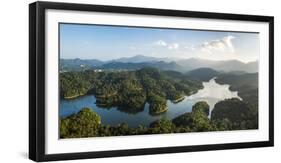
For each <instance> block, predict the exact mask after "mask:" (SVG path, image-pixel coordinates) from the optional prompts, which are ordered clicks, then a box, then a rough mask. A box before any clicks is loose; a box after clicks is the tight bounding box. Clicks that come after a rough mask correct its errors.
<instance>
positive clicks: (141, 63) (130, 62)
mask: <svg viewBox="0 0 281 163" xmlns="http://www.w3.org/2000/svg"><path fill="white" fill-rule="evenodd" d="M144 67H155V68H159V69H162V70H174V71H180V72H188V71H191V70H195V69H198V68H211V69H214V70H216V71H223V72H232V71H236V72H248V73H253V72H258V62H257V61H254V62H249V63H244V62H241V61H238V60H226V61H214V60H206V59H200V58H189V59H180V58H155V57H148V56H144V55H136V56H133V57H122V58H119V59H114V60H110V61H100V60H96V59H79V58H76V59H60V70H61V71H70V70H85V69H117V70H118V69H126V70H134V69H140V68H144Z"/></svg>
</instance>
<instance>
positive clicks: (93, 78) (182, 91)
mask: <svg viewBox="0 0 281 163" xmlns="http://www.w3.org/2000/svg"><path fill="white" fill-rule="evenodd" d="M201 88H203V86H202V83H201V82H198V81H195V80H190V79H189V78H188V77H187V76H186V75H184V74H181V73H178V74H177V78H174V76H172V75H171V74H169V73H165V72H161V71H160V70H158V69H156V68H149V67H147V68H142V69H139V70H136V71H120V72H119V71H103V72H95V71H93V70H86V71H80V72H64V73H60V95H61V98H75V97H78V96H81V95H85V94H93V95H95V96H96V99H97V101H96V102H97V104H98V105H99V106H103V107H111V106H118V107H121V108H126V109H130V110H131V111H138V110H142V109H143V107H144V104H145V103H146V102H148V103H149V104H150V105H149V107H150V108H149V110H150V113H151V114H159V113H161V112H164V111H166V110H167V100H171V101H172V102H179V101H181V100H183V99H184V96H185V95H190V94H194V93H196V92H197V91H198V90H199V89H201Z"/></svg>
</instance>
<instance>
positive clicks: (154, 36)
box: [60, 24, 259, 62]
mask: <svg viewBox="0 0 281 163" xmlns="http://www.w3.org/2000/svg"><path fill="white" fill-rule="evenodd" d="M60 55H61V56H60V57H61V58H81V59H99V60H103V61H106V60H111V59H117V58H121V57H132V56H135V55H145V56H152V57H158V58H166V57H169V58H203V59H211V60H230V59H237V60H240V61H243V62H249V61H255V60H258V57H259V34H257V33H238V32H215V31H197V30H179V29H159V28H141V27H139V28H136V27H120V26H101V25H78V24H60Z"/></svg>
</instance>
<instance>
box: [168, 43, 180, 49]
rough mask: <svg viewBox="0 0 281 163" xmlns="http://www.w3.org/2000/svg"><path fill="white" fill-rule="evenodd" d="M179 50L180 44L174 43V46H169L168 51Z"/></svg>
mask: <svg viewBox="0 0 281 163" xmlns="http://www.w3.org/2000/svg"><path fill="white" fill-rule="evenodd" d="M178 48H179V44H178V43H173V44H170V45H169V46H168V49H170V50H176V49H178Z"/></svg>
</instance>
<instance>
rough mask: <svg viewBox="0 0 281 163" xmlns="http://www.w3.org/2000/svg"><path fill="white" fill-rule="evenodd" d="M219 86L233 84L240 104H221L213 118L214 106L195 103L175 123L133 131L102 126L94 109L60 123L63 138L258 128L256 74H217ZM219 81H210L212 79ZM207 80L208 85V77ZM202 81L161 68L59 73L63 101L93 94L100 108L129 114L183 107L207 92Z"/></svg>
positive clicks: (162, 122)
mask: <svg viewBox="0 0 281 163" xmlns="http://www.w3.org/2000/svg"><path fill="white" fill-rule="evenodd" d="M216 75H217V79H216V81H217V82H218V83H221V84H224V83H225V84H230V85H231V87H230V89H231V90H235V91H238V92H239V96H240V97H242V99H243V101H240V100H239V99H227V100H224V101H220V102H218V103H217V104H216V105H215V107H214V109H213V111H212V116H211V118H208V114H209V105H208V104H207V103H206V102H204V101H201V102H198V103H196V104H195V105H194V106H193V108H192V112H190V113H185V114H182V115H180V116H178V117H176V118H174V119H172V120H168V119H160V120H157V121H155V122H152V123H151V124H150V126H149V127H144V126H139V127H137V128H129V127H128V125H127V124H126V123H122V124H119V125H118V126H108V125H103V124H101V118H100V116H99V115H98V114H96V113H95V112H94V111H92V110H91V109H90V108H83V109H82V110H81V111H80V112H78V113H77V114H73V115H70V116H68V117H66V118H63V119H60V137H61V138H74V137H95V136H119V135H140V134H160V133H183V132H184V133H185V132H200V131H223V130H241V129H257V128H258V118H257V117H258V111H257V110H258V109H257V107H258V105H257V101H258V93H257V92H258V91H257V89H258V84H255V83H256V82H257V81H258V80H257V79H256V76H257V73H255V74H243V75H244V76H243V75H234V74H220V75H218V74H216ZM212 77H214V76H209V77H208V78H212ZM204 80H207V79H206V78H204ZM202 81H203V80H200V78H193V77H192V76H190V74H189V75H186V74H183V73H179V72H176V71H160V70H158V69H156V68H142V69H139V70H134V71H103V72H96V71H94V70H86V71H72V72H64V73H60V96H61V98H65V99H68V98H75V97H78V96H81V95H86V94H93V95H95V97H96V99H97V100H96V102H97V105H99V106H102V107H104V108H108V107H111V106H117V107H118V108H120V109H126V110H127V111H129V112H138V111H139V110H142V109H143V108H144V105H145V103H146V102H147V103H149V113H150V114H151V115H154V114H161V113H162V112H165V111H166V110H167V109H168V108H167V100H171V101H172V102H175V103H176V102H180V101H181V100H183V99H184V97H185V96H189V95H191V94H194V93H196V92H197V91H198V90H199V89H202V88H203V85H202Z"/></svg>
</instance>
